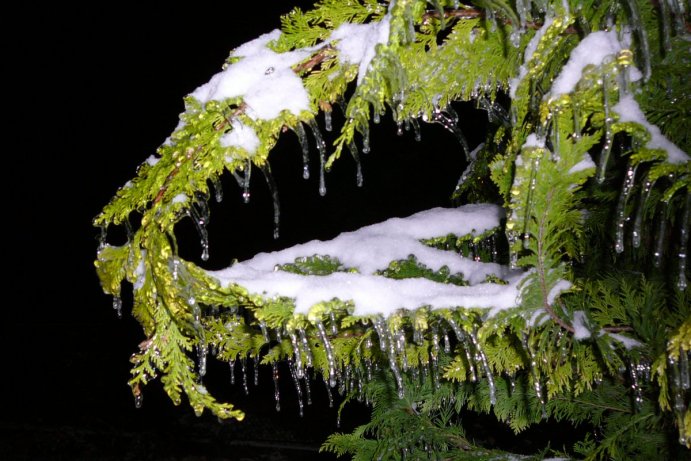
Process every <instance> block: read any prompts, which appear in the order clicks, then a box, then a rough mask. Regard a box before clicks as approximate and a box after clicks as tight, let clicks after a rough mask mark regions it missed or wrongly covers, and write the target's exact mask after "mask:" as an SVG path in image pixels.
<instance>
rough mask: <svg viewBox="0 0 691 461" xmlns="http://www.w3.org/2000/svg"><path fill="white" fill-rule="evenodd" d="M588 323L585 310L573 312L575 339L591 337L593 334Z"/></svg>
mask: <svg viewBox="0 0 691 461" xmlns="http://www.w3.org/2000/svg"><path fill="white" fill-rule="evenodd" d="M586 323H587V318H586V316H585V312H584V311H575V312H574V313H573V322H572V323H571V326H572V327H573V330H574V331H573V337H574V338H575V339H578V340H581V339H586V338H590V336H592V334H591V333H590V329H589V328H588V326H587V325H586Z"/></svg>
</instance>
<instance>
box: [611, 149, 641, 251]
mask: <svg viewBox="0 0 691 461" xmlns="http://www.w3.org/2000/svg"><path fill="white" fill-rule="evenodd" d="M637 168H638V165H636V166H633V165H631V164H630V163H629V166H628V168H626V176H624V183H623V184H622V188H621V192H620V193H619V202H618V203H617V211H616V214H615V218H616V220H617V221H616V229H615V239H614V251H616V252H617V253H622V252H623V251H624V226H625V224H626V222H627V221H628V220H629V216H628V215H627V214H626V204H627V202H628V200H629V196H630V195H631V191H632V190H633V186H634V180H635V179H636V169H637Z"/></svg>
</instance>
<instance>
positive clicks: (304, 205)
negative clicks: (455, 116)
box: [0, 1, 485, 461]
mask: <svg viewBox="0 0 691 461" xmlns="http://www.w3.org/2000/svg"><path fill="white" fill-rule="evenodd" d="M142 3H143V2H142ZM311 4H312V2H307V1H301V2H289V1H268V2H254V3H251V2H248V3H245V4H244V5H243V7H242V8H240V7H238V6H237V5H238V3H237V2H232V1H226V2H222V3H221V2H219V3H217V2H207V1H197V2H187V3H184V4H183V3H181V4H179V5H178V6H176V5H173V4H172V3H171V2H146V4H145V5H136V6H133V5H130V6H128V5H125V4H123V3H120V2H117V3H116V2H92V3H91V4H89V5H88V6H83V7H76V6H66V5H62V4H60V5H58V4H55V3H54V4H52V5H34V4H31V5H25V6H24V7H23V8H27V10H26V11H21V12H16V13H14V15H9V16H8V17H6V18H5V19H6V21H10V22H12V21H16V22H17V24H16V30H17V31H16V32H14V33H12V34H10V35H11V36H9V37H7V38H6V40H5V43H6V45H7V48H8V54H7V57H8V58H7V59H6V64H7V76H8V77H10V79H12V83H10V84H6V85H5V94H4V100H5V105H4V106H5V110H6V114H5V115H6V117H8V119H9V120H11V121H10V122H6V129H5V130H4V132H5V138H6V143H5V149H4V150H5V161H6V162H7V163H5V167H4V168H3V171H4V176H5V181H4V183H5V189H6V193H5V201H6V204H8V205H9V207H8V208H7V209H6V210H9V211H6V214H5V226H3V227H4V229H5V230H6V233H7V237H6V238H5V239H4V242H5V245H4V247H5V254H6V258H5V260H6V264H5V269H6V272H5V273H9V274H10V277H9V279H8V280H7V283H8V285H7V286H6V287H5V293H6V296H5V300H4V302H3V303H2V307H3V331H4V332H3V333H2V340H3V342H5V347H4V360H3V366H2V372H1V373H2V382H3V388H4V390H3V392H2V401H1V405H2V408H1V411H0V459H3V460H23V459H27V460H29V459H30V460H34V459H45V460H57V459H66V460H67V459H152V460H154V459H155V460H159V459H171V460H207V459H209V460H210V459H215V460H226V459H228V460H232V459H238V460H245V459H272V460H277V461H280V460H282V459H313V458H312V457H314V459H332V458H333V457H331V456H329V455H322V456H321V457H316V450H317V449H318V447H319V445H320V444H321V443H322V442H323V440H324V439H325V437H326V436H327V435H328V434H330V433H332V432H334V431H337V430H339V428H338V427H337V425H336V409H335V408H329V406H328V400H327V398H326V392H325V389H324V385H323V383H322V382H321V381H320V380H317V381H315V382H313V383H312V389H313V404H312V405H311V406H307V407H306V408H305V414H304V416H303V417H300V416H298V409H297V401H296V399H295V397H294V396H295V391H294V389H293V387H292V383H290V382H289V381H290V380H289V379H287V378H284V379H283V381H282V400H281V407H282V408H281V411H280V412H278V413H277V412H276V411H275V409H274V401H273V383H272V381H271V378H270V375H269V374H268V373H269V370H261V373H260V385H259V386H258V387H254V386H252V385H250V392H249V396H245V395H244V393H243V391H242V386H241V385H240V384H236V385H235V386H231V385H230V383H229V375H228V367H227V365H226V364H213V363H210V369H209V372H208V374H207V378H206V379H205V382H206V383H207V384H208V385H209V387H211V388H215V389H217V390H218V391H219V393H220V394H221V397H222V398H226V399H228V400H229V401H231V402H234V403H235V404H236V406H237V407H239V408H241V409H243V410H245V411H246V414H247V416H246V418H245V421H243V422H242V423H238V422H234V421H230V422H224V423H219V422H218V421H217V420H216V418H215V417H213V416H210V415H208V413H205V414H204V415H203V416H202V417H200V418H197V417H196V416H194V413H193V411H192V410H191V408H189V407H188V406H187V405H186V404H185V403H183V404H182V405H181V406H179V407H176V406H174V405H173V403H172V402H171V401H170V400H169V399H168V397H167V396H166V395H165V394H164V392H163V390H162V389H161V387H160V385H159V384H158V383H152V384H150V385H149V386H147V387H146V388H145V389H144V402H143V406H142V408H140V409H136V408H135V407H134V402H133V399H132V394H131V391H130V389H129V387H128V386H127V380H128V378H129V367H130V364H129V362H128V358H129V356H130V354H131V353H132V352H134V351H135V350H136V347H137V344H138V343H139V342H140V341H141V340H142V339H144V337H143V334H142V332H141V329H140V327H139V326H138V324H137V323H136V321H135V320H134V319H133V318H132V317H131V315H130V304H128V301H129V297H128V290H129V287H124V300H125V303H124V306H123V318H122V319H121V320H118V319H117V317H116V315H115V312H114V311H113V310H112V308H111V305H112V301H111V298H110V297H108V296H106V295H104V294H103V293H102V291H101V289H100V285H99V281H98V278H97V276H96V272H95V270H94V266H93V261H94V259H95V256H96V247H97V236H98V232H97V229H96V228H94V227H93V226H92V224H91V221H92V219H93V218H94V217H95V216H96V215H97V214H98V213H99V211H100V210H101V208H102V207H103V206H104V205H106V204H107V203H108V201H109V200H110V198H111V197H112V196H113V195H114V193H115V192H116V190H117V188H118V187H120V186H121V185H123V184H124V183H125V182H126V181H127V180H129V179H131V178H132V177H133V176H134V175H135V170H136V167H137V166H138V165H139V164H140V163H142V162H143V161H144V160H145V159H146V158H147V157H148V156H149V155H151V154H153V153H154V152H155V150H156V148H157V147H158V146H159V145H160V144H161V142H163V140H164V139H165V138H166V137H167V136H168V135H169V134H170V133H171V131H172V129H173V128H174V127H175V125H176V124H177V120H178V115H179V113H180V112H182V110H183V101H182V100H183V97H184V96H185V95H186V94H188V93H190V92H191V91H193V90H194V89H195V88H196V87H197V86H199V85H201V84H203V83H205V82H206V81H208V80H209V78H210V77H211V76H212V75H213V74H214V73H216V72H218V71H220V68H221V65H222V63H223V61H224V60H225V58H226V57H227V56H228V53H229V52H230V50H231V49H232V48H234V47H236V46H238V45H240V44H242V43H244V42H246V41H247V40H250V39H252V38H254V37H256V36H258V35H259V34H261V33H266V32H269V31H271V30H272V29H274V28H277V27H279V26H280V22H279V17H280V15H282V14H285V13H287V12H288V11H290V9H291V8H292V7H293V6H296V5H299V6H302V7H303V8H307V7H309V5H311ZM15 78H16V79H17V81H16V82H15V81H14V79H15ZM466 109H467V111H466V112H464V113H463V114H462V115H464V116H465V117H470V118H469V119H467V121H466V125H465V126H466V127H467V126H468V123H470V125H471V127H473V128H471V129H469V130H466V136H467V137H468V140H469V144H470V147H471V148H474V147H475V146H476V145H477V144H478V143H479V142H480V141H482V138H483V130H482V127H483V124H484V120H485V115H484V113H482V112H479V111H475V110H474V109H472V108H469V107H466ZM334 114H336V115H335V118H334V129H335V130H337V129H338V128H339V123H338V122H339V120H340V119H339V118H338V115H337V114H338V111H335V112H334ZM319 123H320V125H322V127H323V119H322V118H321V116H320V117H319ZM461 126H463V125H461ZM395 133H396V127H395V125H394V124H393V123H392V122H391V121H390V118H389V117H384V118H383V119H382V122H381V124H380V125H378V126H373V127H372V132H371V143H372V151H371V153H370V154H368V155H363V154H361V156H362V163H363V171H364V186H363V187H362V188H358V187H356V184H355V165H354V162H353V161H352V159H351V158H350V157H349V156H347V154H346V155H344V156H343V157H342V158H341V159H340V160H339V161H337V162H336V164H335V165H334V167H333V169H332V171H331V172H329V173H328V174H327V177H326V180H327V189H328V192H327V195H326V196H325V197H321V196H319V194H318V191H317V187H318V186H317V177H318V175H317V166H318V161H317V158H316V149H315V148H314V145H312V153H313V157H312V168H311V171H312V178H311V179H310V180H307V181H305V180H303V179H302V178H301V171H302V155H301V151H300V146H299V144H298V141H297V138H296V137H295V135H294V134H292V133H286V134H285V136H284V137H283V138H282V139H281V140H280V141H279V144H278V146H277V148H276V150H275V151H274V152H273V153H272V154H271V156H270V161H271V165H272V169H273V171H274V176H275V179H276V182H277V185H278V190H279V194H280V198H281V211H282V219H281V237H280V238H279V239H278V240H273V238H272V224H271V220H272V208H271V202H270V200H269V194H268V190H267V186H266V183H265V181H264V180H263V178H262V177H261V175H260V174H256V175H255V177H254V178H253V181H252V200H251V202H250V204H247V205H245V204H242V202H241V199H240V191H239V188H238V187H237V185H236V184H235V183H234V182H233V180H232V178H229V177H224V178H223V183H224V192H225V199H224V201H223V202H222V203H221V204H218V205H213V206H212V214H211V223H210V225H209V232H210V242H211V248H210V250H211V259H210V260H209V261H208V262H207V263H202V262H201V261H199V253H200V251H201V249H200V247H199V239H198V237H197V236H196V234H195V233H194V230H193V228H192V226H191V225H190V224H189V222H182V223H181V224H180V226H179V235H180V241H181V249H180V252H181V256H183V257H185V258H187V259H192V260H195V261H197V262H198V263H200V264H201V265H202V266H203V267H206V268H210V269H217V268H221V267H224V266H227V265H228V264H229V263H230V261H231V259H232V258H238V259H241V260H242V259H245V258H248V257H250V256H251V255H253V254H255V253H257V252H259V251H269V250H273V249H278V248H283V247H286V246H290V245H293V244H295V243H299V242H305V241H308V240H311V239H315V238H319V239H327V238H331V237H334V236H335V235H337V234H338V233H339V232H342V231H346V230H353V229H356V228H358V227H361V226H363V225H366V224H371V223H374V222H379V221H382V220H384V219H387V218H390V217H393V216H406V215H409V214H412V213H414V212H417V211H420V210H423V209H427V208H431V207H434V206H449V205H451V202H450V194H451V192H452V191H453V188H454V186H455V184H456V181H457V179H458V177H459V175H460V173H461V171H462V170H463V167H464V165H463V160H462V158H463V154H462V151H461V149H460V146H459V145H458V144H457V143H456V141H455V139H454V138H453V136H452V135H451V134H450V133H448V132H446V131H444V129H443V128H442V127H440V126H438V125H424V126H423V127H422V142H421V143H416V142H415V141H414V139H413V133H412V131H411V132H405V133H404V134H403V136H400V137H399V136H396V134H395ZM310 139H311V138H310ZM329 139H330V140H333V139H334V134H331V135H329ZM120 237H121V236H120ZM111 238H112V239H114V240H117V239H118V238H119V237H118V235H117V233H116V235H112V236H111ZM210 362H214V360H213V359H210ZM284 376H286V374H285V373H284ZM236 382H237V383H239V382H241V379H240V378H239V375H238V379H237V381H236ZM366 415H367V410H366V409H364V408H358V407H357V405H353V406H352V407H347V408H346V410H345V411H344V414H343V420H342V423H341V428H340V430H344V431H350V430H352V428H353V427H354V426H355V425H356V424H361V423H363V422H364V421H365V417H366Z"/></svg>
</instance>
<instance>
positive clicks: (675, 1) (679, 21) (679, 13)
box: [668, 0, 687, 35]
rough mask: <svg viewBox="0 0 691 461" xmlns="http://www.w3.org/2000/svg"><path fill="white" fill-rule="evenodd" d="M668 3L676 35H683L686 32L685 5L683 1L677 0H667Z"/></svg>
mask: <svg viewBox="0 0 691 461" xmlns="http://www.w3.org/2000/svg"><path fill="white" fill-rule="evenodd" d="M668 1H669V5H670V6H671V7H672V11H673V12H674V19H675V22H674V25H675V29H676V33H677V35H684V34H685V33H686V14H687V11H686V7H685V6H684V1H679V0H668Z"/></svg>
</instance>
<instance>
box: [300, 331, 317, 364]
mask: <svg viewBox="0 0 691 461" xmlns="http://www.w3.org/2000/svg"><path fill="white" fill-rule="evenodd" d="M298 335H300V342H301V343H302V352H303V353H304V354H305V366H306V367H307V368H312V363H313V361H314V359H313V358H312V350H311V349H310V343H309V341H307V335H306V334H305V329H304V328H298Z"/></svg>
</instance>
